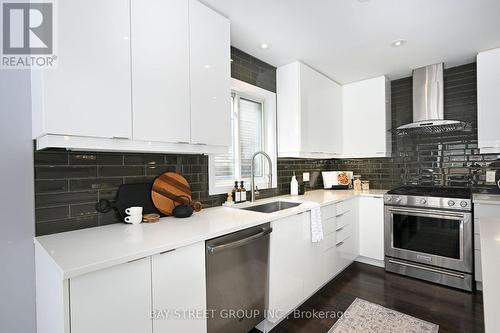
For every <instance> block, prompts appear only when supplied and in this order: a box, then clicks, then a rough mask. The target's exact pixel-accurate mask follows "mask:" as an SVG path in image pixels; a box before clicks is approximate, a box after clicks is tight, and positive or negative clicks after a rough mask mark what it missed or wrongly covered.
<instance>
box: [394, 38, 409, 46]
mask: <svg viewBox="0 0 500 333" xmlns="http://www.w3.org/2000/svg"><path fill="white" fill-rule="evenodd" d="M404 44H406V40H404V39H396V40H395V41H393V42H391V46H392V47H399V46H402V45H404Z"/></svg>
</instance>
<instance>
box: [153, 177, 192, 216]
mask: <svg viewBox="0 0 500 333" xmlns="http://www.w3.org/2000/svg"><path fill="white" fill-rule="evenodd" d="M151 199H152V200H153V203H154V205H155V207H156V208H157V209H158V210H159V211H160V212H161V213H163V214H165V215H167V216H171V215H172V212H173V210H174V209H175V207H176V206H178V205H180V204H188V205H191V206H192V207H193V209H194V210H195V211H200V210H201V203H200V202H193V201H192V199H191V188H190V187H189V183H188V181H187V180H186V178H184V177H183V176H181V175H179V174H178V173H175V172H165V173H163V174H161V175H160V176H158V177H157V178H156V179H155V181H154V182H153V187H152V188H151Z"/></svg>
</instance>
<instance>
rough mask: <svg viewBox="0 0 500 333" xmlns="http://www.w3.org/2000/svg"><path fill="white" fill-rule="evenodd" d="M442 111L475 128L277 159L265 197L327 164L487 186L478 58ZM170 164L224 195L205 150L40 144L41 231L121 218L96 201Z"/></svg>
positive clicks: (236, 68)
mask: <svg viewBox="0 0 500 333" xmlns="http://www.w3.org/2000/svg"><path fill="white" fill-rule="evenodd" d="M231 56H232V59H233V63H232V76H233V77H235V78H237V79H240V80H243V81H246V82H248V83H251V84H254V85H257V86H259V87H261V88H264V89H268V90H271V91H276V69H275V68H274V67H272V66H270V65H267V64H265V63H263V62H261V61H259V60H258V59H255V58H252V57H251V56H249V55H247V54H245V53H243V52H242V51H240V50H237V49H235V48H232V49H231ZM252 59H253V60H252ZM445 117H446V118H449V119H459V120H464V121H467V122H470V123H471V124H472V129H471V131H470V132H465V133H449V134H437V135H430V136H424V137H397V136H393V142H392V145H393V154H392V157H389V158H372V159H368V158H366V159H345V160H308V159H293V158H279V159H278V164H277V168H278V188H277V189H273V190H262V191H261V195H260V197H261V198H263V197H269V196H274V195H279V194H286V193H289V190H290V178H291V177H292V176H293V174H295V175H296V176H297V178H298V180H299V181H301V180H302V173H303V172H310V173H311V181H310V182H309V184H307V187H308V189H316V188H322V187H323V185H322V179H321V171H325V170H352V171H354V173H355V174H360V175H362V178H363V179H365V180H370V183H371V184H370V186H371V187H372V188H384V189H389V188H391V187H394V186H397V185H400V184H408V183H412V184H423V185H456V186H474V187H476V188H490V187H488V186H486V185H485V171H486V170H490V169H491V170H499V169H500V160H499V156H498V155H481V154H479V150H478V148H477V102H476V65H475V64H468V65H464V66H459V67H455V68H450V69H446V70H445ZM411 121H412V80H411V78H404V79H400V80H396V81H392V127H393V128H394V127H397V126H399V125H401V124H405V123H409V122H411ZM325 135H327V134H325ZM165 171H175V172H178V173H180V174H182V175H183V176H184V177H186V179H187V180H188V181H189V183H190V185H191V189H192V191H193V199H194V200H200V201H201V202H202V203H203V206H204V207H205V208H207V207H213V206H218V205H221V204H222V202H223V201H224V200H225V195H215V196H210V195H208V157H207V156H204V155H175V154H130V153H124V154H122V153H100V152H99V153H98V152H68V151H65V150H48V151H37V152H35V203H36V234H37V235H44V234H51V233H56V232H63V231H69V230H76V229H81V228H87V227H93V226H98V225H106V224H110V223H116V222H119V221H118V219H117V217H116V216H115V214H114V213H113V212H109V213H106V214H101V213H97V212H96V210H95V204H96V202H97V201H98V200H99V199H114V198H115V195H116V191H117V189H118V187H119V186H120V185H121V184H124V183H134V182H152V181H153V180H154V178H155V177H156V176H157V175H159V174H161V173H163V172H165ZM247 188H249V186H247Z"/></svg>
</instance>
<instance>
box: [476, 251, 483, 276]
mask: <svg viewBox="0 0 500 333" xmlns="http://www.w3.org/2000/svg"><path fill="white" fill-rule="evenodd" d="M474 270H475V279H476V281H479V282H482V281H483V271H482V269H481V251H479V250H475V251H474Z"/></svg>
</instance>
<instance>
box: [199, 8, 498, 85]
mask: <svg viewBox="0 0 500 333" xmlns="http://www.w3.org/2000/svg"><path fill="white" fill-rule="evenodd" d="M202 1H203V2H204V3H206V4H207V5H209V6H210V7H212V8H213V9H215V10H217V11H218V12H220V13H222V14H223V15H225V16H226V17H228V18H229V19H231V44H232V45H234V46H235V47H237V48H239V49H241V50H242V51H245V52H247V53H249V54H251V55H253V56H255V57H257V58H259V59H261V60H263V61H265V62H268V63H270V64H272V65H274V66H281V65H285V64H287V63H290V62H292V61H294V60H301V61H303V62H304V63H306V64H308V65H310V66H312V67H314V68H316V69H317V70H319V71H320V72H322V73H324V74H326V75H328V76H329V77H330V78H332V79H334V80H336V81H338V82H340V83H347V82H352V81H357V80H361V79H366V78H370V77H374V76H378V75H382V74H386V75H388V76H389V77H390V78H391V79H395V78H399V77H403V76H407V75H410V74H411V69H413V68H417V67H421V66H425V65H428V64H432V63H437V62H445V66H446V67H452V66H455V65H460V64H464V63H468V62H472V61H473V60H474V58H475V55H476V53H477V52H478V51H480V50H485V49H489V48H494V47H500V0H368V1H367V0H202ZM396 39H406V40H407V43H406V44H405V45H404V46H402V47H399V48H394V47H391V46H390V43H391V42H392V41H394V40H396ZM261 43H269V44H271V47H270V48H269V49H267V50H263V49H261V48H260V44H261Z"/></svg>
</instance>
